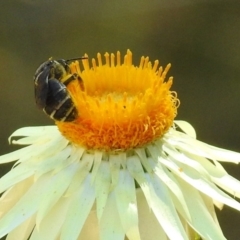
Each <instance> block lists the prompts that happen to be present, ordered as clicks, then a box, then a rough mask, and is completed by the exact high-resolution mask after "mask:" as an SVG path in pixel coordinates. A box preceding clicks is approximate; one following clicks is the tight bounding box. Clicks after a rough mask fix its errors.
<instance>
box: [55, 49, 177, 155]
mask: <svg viewBox="0 0 240 240" xmlns="http://www.w3.org/2000/svg"><path fill="white" fill-rule="evenodd" d="M85 56H87V55H86V54H85ZM81 62H82V65H81V66H80V62H78V61H76V62H73V63H72V64H71V65H70V68H71V73H77V74H78V75H79V76H80V77H81V79H82V82H81V81H80V80H79V81H73V82H71V83H70V84H69V85H68V90H69V92H70V94H71V96H72V99H73V102H74V104H75V106H76V108H77V110H78V118H77V119H76V120H75V121H73V122H56V124H57V126H58V128H59V130H60V131H61V133H62V134H63V135H64V136H65V137H66V138H67V139H68V140H69V141H71V142H72V143H73V144H76V145H80V146H84V147H86V148H88V149H100V150H105V151H115V150H127V149H132V148H137V147H141V146H143V145H145V144H148V143H150V142H152V141H154V140H156V139H158V138H161V137H162V136H163V135H164V133H166V131H168V129H169V128H170V127H171V126H172V124H173V120H174V118H175V117H176V114H177V108H178V106H179V100H178V99H177V95H176V93H175V92H173V91H170V88H171V85H172V81H173V78H172V77H170V78H169V79H167V80H166V75H167V72H168V70H169V69H170V66H171V65H170V64H168V65H167V66H166V68H165V69H163V68H162V67H158V65H159V61H158V60H156V61H155V62H154V63H153V64H152V63H151V62H150V61H149V58H148V57H141V59H140V63H139V65H138V66H135V65H133V64H132V52H131V51H130V50H128V51H127V54H126V55H125V56H124V57H123V59H122V58H121V55H120V52H117V54H116V55H114V54H109V53H105V54H104V57H102V55H101V54H100V53H98V54H97V58H96V59H94V58H93V59H92V61H91V63H90V60H89V59H84V60H82V61H81Z"/></svg>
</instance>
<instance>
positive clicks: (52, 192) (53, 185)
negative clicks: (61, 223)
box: [36, 164, 78, 226]
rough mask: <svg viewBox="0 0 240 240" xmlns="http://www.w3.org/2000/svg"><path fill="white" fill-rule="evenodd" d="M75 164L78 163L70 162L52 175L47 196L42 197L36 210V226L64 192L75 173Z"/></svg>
mask: <svg viewBox="0 0 240 240" xmlns="http://www.w3.org/2000/svg"><path fill="white" fill-rule="evenodd" d="M77 165H78V164H72V165H70V166H69V167H68V168H66V169H63V170H62V171H60V172H59V173H58V174H56V175H54V176H52V178H51V182H50V183H49V185H50V186H48V193H47V198H45V199H43V201H42V202H41V204H40V206H39V209H38V212H37V217H36V225H37V226H39V224H40V222H41V221H42V219H43V218H44V216H45V215H46V214H47V212H48V211H49V210H50V209H51V208H52V207H53V206H54V204H56V202H57V201H58V200H59V199H60V197H61V196H62V195H63V194H64V192H65V190H66V189H67V187H68V186H69V184H70V182H71V180H72V178H73V175H74V174H75V173H76V170H77Z"/></svg>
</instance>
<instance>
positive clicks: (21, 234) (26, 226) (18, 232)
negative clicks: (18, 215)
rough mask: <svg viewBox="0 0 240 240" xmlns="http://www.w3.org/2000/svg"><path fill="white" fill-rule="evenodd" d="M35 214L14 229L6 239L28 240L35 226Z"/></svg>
mask: <svg viewBox="0 0 240 240" xmlns="http://www.w3.org/2000/svg"><path fill="white" fill-rule="evenodd" d="M34 225H35V216H32V217H30V218H29V219H27V220H26V221H25V222H23V223H22V224H20V225H19V226H17V227H16V228H15V229H13V230H12V231H11V232H10V233H9V234H8V235H7V238H6V240H16V239H21V240H27V239H29V236H30V234H31V232H32V230H33V228H34Z"/></svg>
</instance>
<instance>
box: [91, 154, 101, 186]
mask: <svg viewBox="0 0 240 240" xmlns="http://www.w3.org/2000/svg"><path fill="white" fill-rule="evenodd" d="M102 155H103V153H102V152H100V151H95V152H94V164H93V169H92V174H91V177H92V180H91V181H92V183H93V182H94V180H95V177H96V175H97V172H98V168H99V166H100V164H101V161H102Z"/></svg>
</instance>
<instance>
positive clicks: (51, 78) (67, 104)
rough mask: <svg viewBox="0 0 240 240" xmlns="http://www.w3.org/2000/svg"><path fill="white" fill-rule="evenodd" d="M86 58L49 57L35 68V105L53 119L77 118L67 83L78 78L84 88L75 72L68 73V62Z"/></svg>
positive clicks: (81, 83)
mask: <svg viewBox="0 0 240 240" xmlns="http://www.w3.org/2000/svg"><path fill="white" fill-rule="evenodd" d="M86 58H87V57H79V58H73V59H68V60H64V59H60V60H52V59H49V60H48V61H46V62H44V63H42V64H41V65H40V66H39V67H38V69H37V70H36V72H35V75H34V78H33V79H34V90H35V101H36V105H37V107H38V108H40V109H42V110H43V111H44V112H45V113H46V114H47V115H48V116H49V117H50V118H52V119H53V120H55V121H62V122H72V121H74V120H75V119H76V118H77V116H78V112H77V109H76V107H75V105H74V103H73V100H72V98H71V95H70V93H69V91H68V89H67V85H68V84H69V83H70V82H71V81H74V80H78V81H79V83H80V86H82V90H84V84H83V80H82V78H81V77H80V76H79V75H78V74H77V73H73V74H71V73H70V67H69V63H70V62H71V61H74V60H79V59H86Z"/></svg>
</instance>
